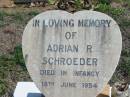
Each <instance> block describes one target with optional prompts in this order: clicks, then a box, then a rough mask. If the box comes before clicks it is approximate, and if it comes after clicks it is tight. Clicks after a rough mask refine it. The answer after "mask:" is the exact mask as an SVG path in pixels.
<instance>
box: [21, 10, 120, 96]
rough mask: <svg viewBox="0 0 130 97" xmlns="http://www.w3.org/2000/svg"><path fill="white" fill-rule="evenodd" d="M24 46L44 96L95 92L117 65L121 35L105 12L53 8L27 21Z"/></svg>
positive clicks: (97, 91)
mask: <svg viewBox="0 0 130 97" xmlns="http://www.w3.org/2000/svg"><path fill="white" fill-rule="evenodd" d="M22 46H23V54H24V58H25V63H26V66H27V69H28V71H29V73H30V75H31V77H32V79H33V81H34V82H35V84H36V86H37V87H38V88H39V89H40V91H41V92H42V93H43V94H44V95H45V96H46V97H95V96H97V95H98V94H99V93H100V92H101V91H102V90H103V88H104V87H105V85H106V84H107V83H108V81H109V80H110V78H111V76H112V75H113V73H114V71H115V69H116V67H117V64H118V61H119V57H120V53H121V48H122V37H121V32H120V29H119V26H118V24H117V23H116V22H115V21H114V20H113V19H112V18H111V17H109V16H108V15H106V14H104V13H100V12H96V11H79V12H76V13H74V14H71V13H68V12H65V11H61V10H52V11H47V12H43V13H41V14H39V15H38V16H36V17H34V18H33V19H32V20H31V21H29V23H28V24H27V26H26V28H25V31H24V33H23V40H22Z"/></svg>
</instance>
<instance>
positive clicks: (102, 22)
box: [33, 19, 111, 27]
mask: <svg viewBox="0 0 130 97" xmlns="http://www.w3.org/2000/svg"><path fill="white" fill-rule="evenodd" d="M75 21H76V22H77V23H75ZM110 23H111V20H107V19H79V20H74V19H48V20H44V19H43V20H39V19H34V20H33V27H36V26H37V27H38V26H40V25H42V27H74V26H78V27H110Z"/></svg>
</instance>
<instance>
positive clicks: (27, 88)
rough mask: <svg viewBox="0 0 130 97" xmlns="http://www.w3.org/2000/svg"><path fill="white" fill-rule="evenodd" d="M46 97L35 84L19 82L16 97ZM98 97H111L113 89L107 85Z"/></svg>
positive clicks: (15, 92)
mask: <svg viewBox="0 0 130 97" xmlns="http://www.w3.org/2000/svg"><path fill="white" fill-rule="evenodd" d="M19 95H20V97H45V96H44V95H43V94H42V93H41V92H40V91H39V89H38V88H37V87H36V85H35V84H34V83H33V82H18V83H17V86H16V89H15V91H14V95H13V96H14V97H19ZM97 97H111V87H110V86H109V85H107V86H106V87H105V88H104V90H103V91H102V93H100V94H99V95H98V96H97Z"/></svg>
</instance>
